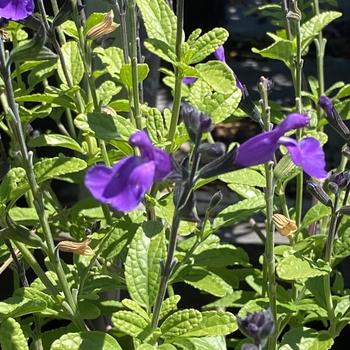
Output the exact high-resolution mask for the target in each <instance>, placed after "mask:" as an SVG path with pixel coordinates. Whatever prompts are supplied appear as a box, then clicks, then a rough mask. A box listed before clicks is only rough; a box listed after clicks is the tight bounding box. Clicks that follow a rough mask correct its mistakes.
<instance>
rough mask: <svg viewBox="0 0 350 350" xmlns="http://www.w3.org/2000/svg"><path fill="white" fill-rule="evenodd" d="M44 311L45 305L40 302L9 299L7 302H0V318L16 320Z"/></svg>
mask: <svg viewBox="0 0 350 350" xmlns="http://www.w3.org/2000/svg"><path fill="white" fill-rule="evenodd" d="M45 309H46V303H45V302H44V301H42V300H28V299H23V298H20V297H11V298H9V299H8V300H5V301H3V302H0V318H8V317H13V318H17V317H21V316H24V315H28V314H32V313H35V312H41V311H43V310H45Z"/></svg>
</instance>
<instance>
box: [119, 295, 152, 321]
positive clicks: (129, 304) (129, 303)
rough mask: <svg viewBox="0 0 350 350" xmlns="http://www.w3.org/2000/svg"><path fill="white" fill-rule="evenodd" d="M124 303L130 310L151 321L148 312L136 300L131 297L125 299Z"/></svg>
mask: <svg viewBox="0 0 350 350" xmlns="http://www.w3.org/2000/svg"><path fill="white" fill-rule="evenodd" d="M122 304H123V305H124V306H125V307H127V308H128V309H129V310H131V311H134V312H136V313H137V314H138V315H140V316H142V317H143V318H144V319H145V320H146V321H150V319H149V316H148V314H147V312H146V311H145V310H144V309H143V308H142V307H141V306H140V305H139V304H138V303H136V302H135V301H133V300H131V299H123V300H122Z"/></svg>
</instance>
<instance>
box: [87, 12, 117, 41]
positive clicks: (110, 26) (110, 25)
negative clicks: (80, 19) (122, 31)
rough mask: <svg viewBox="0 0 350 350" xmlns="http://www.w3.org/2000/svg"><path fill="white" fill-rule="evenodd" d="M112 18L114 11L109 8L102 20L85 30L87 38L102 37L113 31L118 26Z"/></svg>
mask: <svg viewBox="0 0 350 350" xmlns="http://www.w3.org/2000/svg"><path fill="white" fill-rule="evenodd" d="M113 19H114V13H113V10H110V11H109V12H107V13H106V15H105V17H104V18H103V21H102V22H100V23H98V24H96V25H94V26H93V27H92V28H91V29H90V30H89V31H88V32H87V38H88V39H93V40H95V39H99V38H101V37H103V36H104V35H107V34H110V33H112V32H114V31H115V30H116V29H117V28H118V27H119V24H117V23H115V22H113Z"/></svg>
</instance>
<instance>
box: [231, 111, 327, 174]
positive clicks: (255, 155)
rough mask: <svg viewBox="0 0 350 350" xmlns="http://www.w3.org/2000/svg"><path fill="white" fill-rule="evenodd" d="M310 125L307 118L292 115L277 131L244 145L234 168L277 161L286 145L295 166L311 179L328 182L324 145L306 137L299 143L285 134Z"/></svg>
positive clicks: (258, 136)
mask: <svg viewBox="0 0 350 350" xmlns="http://www.w3.org/2000/svg"><path fill="white" fill-rule="evenodd" d="M309 121H310V118H309V117H308V116H307V115H303V114H298V113H292V114H289V115H288V116H287V117H286V119H284V120H283V121H282V122H281V123H280V124H279V125H278V126H276V127H275V128H274V129H273V130H271V131H268V132H264V133H262V134H259V135H257V136H254V137H252V138H251V139H249V140H248V141H246V142H244V143H243V144H242V145H241V146H240V147H239V148H238V149H237V152H236V157H235V160H234V164H235V165H236V166H238V167H244V168H245V167H250V166H253V165H257V164H262V163H266V162H268V161H270V160H272V159H273V156H274V153H275V151H276V150H277V148H278V146H279V145H284V146H285V147H286V148H287V149H288V152H289V154H290V156H291V158H292V161H293V163H294V164H295V165H297V166H299V167H301V168H303V170H304V171H305V172H306V173H307V174H308V175H310V176H313V177H316V178H325V177H326V176H327V172H326V170H325V166H326V164H325V156H324V152H323V150H322V147H321V145H320V142H319V141H318V140H316V139H315V138H313V137H306V138H304V139H302V140H301V141H300V142H299V143H298V142H297V141H296V140H294V139H292V138H290V137H285V136H284V134H285V133H287V132H288V131H290V130H293V129H299V128H302V127H305V126H306V125H307V124H308V123H309Z"/></svg>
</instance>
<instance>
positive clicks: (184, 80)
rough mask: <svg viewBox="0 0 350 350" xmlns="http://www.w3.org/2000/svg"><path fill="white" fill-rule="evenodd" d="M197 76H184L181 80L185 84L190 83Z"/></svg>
mask: <svg viewBox="0 0 350 350" xmlns="http://www.w3.org/2000/svg"><path fill="white" fill-rule="evenodd" d="M197 79H198V78H195V77H185V78H183V79H182V82H183V83H184V84H185V85H191V84H193V83H194V82H195V81H196V80H197Z"/></svg>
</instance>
